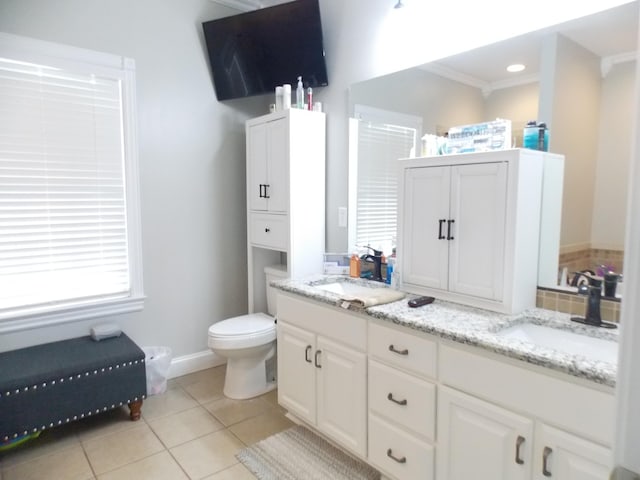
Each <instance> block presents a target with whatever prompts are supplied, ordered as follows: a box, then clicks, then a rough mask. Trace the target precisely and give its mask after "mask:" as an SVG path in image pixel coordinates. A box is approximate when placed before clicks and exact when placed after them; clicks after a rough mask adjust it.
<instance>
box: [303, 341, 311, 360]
mask: <svg viewBox="0 0 640 480" xmlns="http://www.w3.org/2000/svg"><path fill="white" fill-rule="evenodd" d="M309 352H311V345H307V348H305V349H304V361H305V362H307V363H311V358H310V357H309Z"/></svg>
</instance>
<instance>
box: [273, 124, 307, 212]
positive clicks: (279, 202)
mask: <svg viewBox="0 0 640 480" xmlns="http://www.w3.org/2000/svg"><path fill="white" fill-rule="evenodd" d="M267 126H268V134H267V148H268V160H269V161H268V163H267V175H268V187H267V195H268V197H269V198H268V199H267V202H268V210H269V212H274V213H284V212H286V211H287V207H288V203H289V182H288V176H289V175H288V171H289V169H288V165H289V150H290V148H289V141H290V139H289V127H288V122H287V120H286V119H279V120H275V121H273V122H269V123H268V124H267ZM298 160H302V159H298Z"/></svg>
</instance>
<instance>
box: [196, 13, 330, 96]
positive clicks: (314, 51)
mask: <svg viewBox="0 0 640 480" xmlns="http://www.w3.org/2000/svg"><path fill="white" fill-rule="evenodd" d="M202 27H203V29H204V37H205V41H206V45H207V52H208V55H209V64H210V66H211V73H212V76H213V84H214V86H215V91H216V96H217V98H218V100H230V99H232V98H241V97H250V96H254V95H263V94H266V93H274V92H275V87H276V86H278V85H283V84H285V83H289V84H291V87H292V90H293V91H295V89H296V86H297V78H298V76H300V75H302V81H303V84H304V87H305V89H306V88H307V87H313V88H316V87H323V86H326V85H328V84H329V82H328V79H327V70H326V65H325V57H324V47H323V43H322V24H321V22H320V6H319V4H318V0H296V1H294V2H289V3H283V4H280V5H276V6H273V7H267V8H262V9H259V10H255V11H251V12H247V13H241V14H239V15H233V16H230V17H225V18H219V19H216V20H211V21H208V22H204V23H203V24H202Z"/></svg>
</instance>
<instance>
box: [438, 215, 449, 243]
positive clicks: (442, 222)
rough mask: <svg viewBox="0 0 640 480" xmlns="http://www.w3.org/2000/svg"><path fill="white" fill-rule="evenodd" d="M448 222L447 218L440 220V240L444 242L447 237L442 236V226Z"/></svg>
mask: <svg viewBox="0 0 640 480" xmlns="http://www.w3.org/2000/svg"><path fill="white" fill-rule="evenodd" d="M446 221H447V219H446V218H443V219H440V220H438V240H444V239H445V238H447V237H445V236H444V235H443V234H442V225H443V224H444V223H445V222H446Z"/></svg>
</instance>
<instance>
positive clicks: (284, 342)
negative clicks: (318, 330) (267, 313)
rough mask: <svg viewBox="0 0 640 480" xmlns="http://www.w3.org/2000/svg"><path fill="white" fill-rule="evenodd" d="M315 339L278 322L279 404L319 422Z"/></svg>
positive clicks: (301, 330) (304, 332)
mask: <svg viewBox="0 0 640 480" xmlns="http://www.w3.org/2000/svg"><path fill="white" fill-rule="evenodd" d="M315 351H316V347H315V335H314V334H312V333H310V332H308V331H306V330H303V329H301V328H297V327H294V326H292V325H288V324H286V323H284V322H282V321H279V322H278V403H280V404H281V405H282V406H283V407H285V408H287V409H289V410H291V412H293V413H295V414H296V415H298V416H299V417H301V418H303V419H304V420H306V421H308V422H309V423H311V424H315V422H316V368H315V367H314V364H313V360H314V358H313V357H314V352H315Z"/></svg>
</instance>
